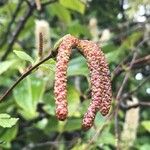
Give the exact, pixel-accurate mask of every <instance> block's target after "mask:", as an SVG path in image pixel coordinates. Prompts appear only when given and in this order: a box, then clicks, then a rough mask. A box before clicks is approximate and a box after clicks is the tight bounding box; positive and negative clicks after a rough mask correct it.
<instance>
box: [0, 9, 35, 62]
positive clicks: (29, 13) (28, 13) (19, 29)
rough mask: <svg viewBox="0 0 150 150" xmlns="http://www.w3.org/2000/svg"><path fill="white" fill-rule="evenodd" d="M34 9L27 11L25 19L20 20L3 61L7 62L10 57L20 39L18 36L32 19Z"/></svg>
mask: <svg viewBox="0 0 150 150" xmlns="http://www.w3.org/2000/svg"><path fill="white" fill-rule="evenodd" d="M33 10H34V9H32V8H31V7H30V8H29V9H28V10H27V12H26V13H25V15H24V17H21V18H20V22H19V24H18V26H17V28H16V30H15V31H14V33H13V36H12V38H11V39H10V41H9V42H8V47H7V49H6V51H5V53H4V55H3V56H2V58H1V60H2V61H3V60H5V59H6V58H7V56H8V54H9V53H10V52H11V50H12V47H13V45H14V43H15V41H16V39H17V37H18V35H19V34H20V32H21V31H22V29H23V28H24V26H25V24H26V22H27V20H28V19H29V18H30V16H31V14H32V12H33Z"/></svg>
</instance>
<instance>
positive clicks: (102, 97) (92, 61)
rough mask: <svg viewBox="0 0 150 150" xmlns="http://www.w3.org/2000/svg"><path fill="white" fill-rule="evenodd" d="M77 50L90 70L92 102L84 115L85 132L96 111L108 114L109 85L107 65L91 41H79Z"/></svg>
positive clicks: (102, 55)
mask: <svg viewBox="0 0 150 150" xmlns="http://www.w3.org/2000/svg"><path fill="white" fill-rule="evenodd" d="M78 48H79V49H80V50H81V51H82V53H83V55H84V57H85V58H86V60H87V63H88V67H89V69H90V79H91V91H92V93H91V95H92V101H91V103H90V106H89V108H88V111H87V112H86V114H85V115H84V119H83V123H82V126H83V128H84V129H85V130H87V129H89V128H90V127H91V126H92V125H93V121H94V118H95V116H96V113H97V111H99V110H100V112H101V113H102V115H106V114H108V112H109V109H110V104H111V84H110V77H109V70H108V65H107V63H106V60H105V57H104V54H103V52H102V51H101V50H100V48H99V47H98V45H97V44H95V43H94V42H92V41H87V40H80V41H79V42H78Z"/></svg>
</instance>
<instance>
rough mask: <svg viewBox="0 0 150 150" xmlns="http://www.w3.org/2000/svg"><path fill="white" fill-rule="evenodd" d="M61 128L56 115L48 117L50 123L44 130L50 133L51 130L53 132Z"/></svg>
mask: <svg viewBox="0 0 150 150" xmlns="http://www.w3.org/2000/svg"><path fill="white" fill-rule="evenodd" d="M58 129H59V126H58V120H57V118H56V117H55V116H54V117H50V118H49V119H48V123H47V125H46V127H45V129H44V132H45V133H46V134H49V132H52V131H58Z"/></svg>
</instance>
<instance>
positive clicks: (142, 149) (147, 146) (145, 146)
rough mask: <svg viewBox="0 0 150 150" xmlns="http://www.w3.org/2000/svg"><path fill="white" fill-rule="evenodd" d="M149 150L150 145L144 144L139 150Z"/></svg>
mask: <svg viewBox="0 0 150 150" xmlns="http://www.w3.org/2000/svg"><path fill="white" fill-rule="evenodd" d="M148 149H150V144H144V145H141V146H140V149H139V150H148Z"/></svg>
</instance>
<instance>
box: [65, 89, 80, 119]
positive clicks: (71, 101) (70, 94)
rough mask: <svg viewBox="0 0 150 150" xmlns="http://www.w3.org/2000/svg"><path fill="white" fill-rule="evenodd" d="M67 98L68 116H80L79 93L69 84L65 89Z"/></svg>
mask: <svg viewBox="0 0 150 150" xmlns="http://www.w3.org/2000/svg"><path fill="white" fill-rule="evenodd" d="M67 99H68V112H69V114H68V116H80V113H79V109H78V108H79V104H80V93H79V92H78V91H77V90H76V89H75V88H74V87H73V86H69V87H68V89H67Z"/></svg>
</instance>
